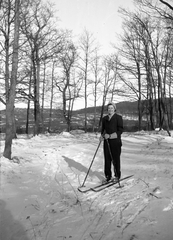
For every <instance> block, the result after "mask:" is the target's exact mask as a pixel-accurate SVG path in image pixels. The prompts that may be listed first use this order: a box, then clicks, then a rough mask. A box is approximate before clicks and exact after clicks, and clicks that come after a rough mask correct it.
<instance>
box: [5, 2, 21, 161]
mask: <svg viewBox="0 0 173 240" xmlns="http://www.w3.org/2000/svg"><path fill="white" fill-rule="evenodd" d="M19 2H20V0H16V1H15V28H14V43H13V56H12V73H11V79H10V89H9V95H8V96H9V97H8V101H7V104H6V138H5V149H4V153H3V156H4V157H6V158H8V159H11V146H12V139H13V136H14V102H15V96H16V79H17V69H18V46H19ZM6 94H7V93H6Z"/></svg>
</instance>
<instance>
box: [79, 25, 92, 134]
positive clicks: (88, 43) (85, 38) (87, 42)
mask: <svg viewBox="0 0 173 240" xmlns="http://www.w3.org/2000/svg"><path fill="white" fill-rule="evenodd" d="M94 44H95V39H94V37H93V34H92V33H90V32H89V31H88V30H86V29H85V30H84V32H83V34H82V36H81V38H80V46H79V50H80V53H79V56H80V65H81V66H80V68H81V70H82V72H83V76H84V101H85V121H84V129H85V132H87V107H88V96H89V94H90V93H88V86H89V84H91V82H92V81H91V80H90V74H91V63H92V61H93V53H94V50H95V46H94Z"/></svg>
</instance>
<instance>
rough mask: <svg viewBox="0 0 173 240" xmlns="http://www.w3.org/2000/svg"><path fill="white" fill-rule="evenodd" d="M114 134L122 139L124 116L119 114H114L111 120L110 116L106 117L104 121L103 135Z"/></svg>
mask: <svg viewBox="0 0 173 240" xmlns="http://www.w3.org/2000/svg"><path fill="white" fill-rule="evenodd" d="M114 132H116V133H117V138H118V139H121V134H122V132H123V119H122V116H120V115H118V114H117V113H114V115H113V116H112V118H111V119H110V120H109V116H108V115H106V116H104V117H103V119H102V129H101V134H102V135H103V134H105V133H107V134H112V133H114Z"/></svg>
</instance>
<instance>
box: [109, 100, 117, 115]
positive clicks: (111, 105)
mask: <svg viewBox="0 0 173 240" xmlns="http://www.w3.org/2000/svg"><path fill="white" fill-rule="evenodd" d="M107 111H108V114H110V115H111V114H113V113H114V112H116V105H115V104H114V103H113V102H110V103H108V105H107Z"/></svg>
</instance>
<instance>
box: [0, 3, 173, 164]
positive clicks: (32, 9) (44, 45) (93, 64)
mask: <svg viewBox="0 0 173 240" xmlns="http://www.w3.org/2000/svg"><path fill="white" fill-rule="evenodd" d="M134 5H135V9H134V11H133V12H131V11H127V10H125V9H120V10H119V11H120V13H121V15H122V18H123V19H124V20H123V25H122V34H121V35H120V36H119V37H118V38H119V41H118V43H117V44H116V45H114V46H113V50H112V54H110V55H104V56H103V55H101V54H100V47H99V43H98V42H97V41H96V39H95V37H94V35H93V34H92V33H90V32H89V31H88V30H87V29H85V30H84V31H83V33H81V36H79V38H78V40H77V41H76V42H74V40H73V39H74V38H73V33H72V31H71V30H67V29H60V28H59V27H58V19H57V18H56V16H57V15H56V13H55V12H54V6H53V5H51V4H50V3H49V2H45V1H42V0H25V1H24V0H1V2H0V23H1V24H0V40H1V41H0V42H1V44H0V66H1V72H0V79H1V82H0V83H1V84H0V88H1V91H0V101H1V102H2V103H3V104H4V105H5V106H6V140H5V149H4V156H5V157H7V158H9V159H10V158H11V144H12V139H13V138H14V137H15V133H16V129H15V114H14V106H15V103H23V102H24V103H25V104H27V117H26V123H27V126H26V129H28V126H29V119H30V108H31V107H33V108H34V134H39V131H40V129H41V128H40V126H41V125H43V124H44V114H43V112H44V109H45V107H46V108H47V107H48V108H49V109H50V112H49V119H50V124H49V126H50V128H51V116H52V109H53V108H59V107H61V109H62V110H63V116H64V119H65V121H66V123H67V126H68V127H67V130H70V128H71V119H72V113H73V107H74V104H75V103H76V102H77V101H79V100H80V99H81V98H83V99H84V103H85V106H84V109H85V112H84V115H85V118H84V129H85V131H87V122H88V119H87V108H88V102H89V101H90V102H91V100H92V101H93V106H94V108H95V111H94V119H96V107H97V102H99V105H100V102H101V105H102V107H101V114H100V119H101V117H102V115H103V111H104V106H105V104H106V103H107V102H108V101H116V99H117V96H118V97H121V98H124V99H128V100H130V101H137V102H138V109H137V114H138V129H139V130H140V129H141V123H142V118H143V117H144V116H145V117H147V121H148V125H149V126H150V129H154V128H155V127H156V126H157V127H159V128H160V129H161V128H162V127H163V124H165V123H166V126H167V130H168V132H169V129H170V128H172V125H173V123H172V122H173V121H172V113H173V107H172V88H173V77H172V74H173V64H172V63H173V49H172V44H173V34H172V29H173V17H172V15H173V14H172V13H173V7H172V6H171V5H170V4H169V3H168V2H167V1H162V0H160V1H156V0H153V1H151V0H134ZM115 31H116V23H115ZM166 99H169V100H168V101H167V100H166ZM144 102H145V103H147V104H145V107H144V106H143V103H144ZM144 109H145V111H144ZM99 125H100V121H99ZM95 127H96V121H95V120H94V121H93V129H94V128H95Z"/></svg>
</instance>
